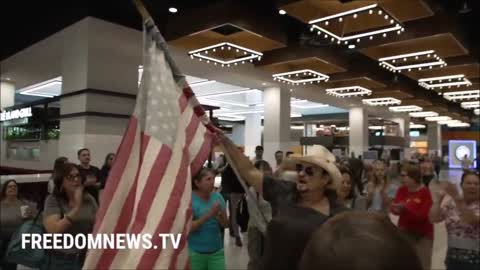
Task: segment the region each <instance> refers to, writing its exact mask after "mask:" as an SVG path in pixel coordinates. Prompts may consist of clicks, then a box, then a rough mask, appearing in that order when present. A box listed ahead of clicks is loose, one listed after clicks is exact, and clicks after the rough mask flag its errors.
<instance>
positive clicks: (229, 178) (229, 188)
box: [222, 164, 245, 193]
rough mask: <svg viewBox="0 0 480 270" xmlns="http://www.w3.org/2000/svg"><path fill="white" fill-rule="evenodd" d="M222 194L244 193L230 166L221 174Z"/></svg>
mask: <svg viewBox="0 0 480 270" xmlns="http://www.w3.org/2000/svg"><path fill="white" fill-rule="evenodd" d="M222 193H245V190H244V189H243V187H242V184H240V181H238V177H237V175H236V174H235V171H234V170H233V169H232V167H231V166H230V164H228V165H227V167H226V168H225V170H223V172H222Z"/></svg>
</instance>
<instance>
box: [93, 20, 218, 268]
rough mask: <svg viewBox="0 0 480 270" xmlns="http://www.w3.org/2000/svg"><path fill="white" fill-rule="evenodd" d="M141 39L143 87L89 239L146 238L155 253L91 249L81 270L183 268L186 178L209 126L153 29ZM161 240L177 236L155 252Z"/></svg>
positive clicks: (207, 140)
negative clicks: (175, 242)
mask: <svg viewBox="0 0 480 270" xmlns="http://www.w3.org/2000/svg"><path fill="white" fill-rule="evenodd" d="M146 29H148V28H146ZM144 33H145V35H144V40H145V41H144V42H145V46H144V47H145V49H144V71H143V75H142V83H141V85H140V89H139V93H138V95H137V103H136V106H135V111H134V113H133V115H132V117H131V119H130V122H129V124H128V127H127V130H126V132H125V135H124V137H123V140H122V143H121V145H120V147H119V149H118V152H117V158H116V161H115V164H114V165H113V168H112V170H111V172H110V175H109V177H108V180H107V185H106V187H105V191H104V192H103V197H102V200H101V203H100V209H99V211H98V213H97V217H96V224H95V228H94V235H95V234H118V233H122V234H123V233H128V234H150V235H152V236H153V238H152V244H153V245H154V246H155V245H156V246H158V247H159V248H158V249H154V248H150V249H143V248H141V247H140V248H139V249H98V250H89V252H88V254H87V258H86V261H85V265H84V269H189V262H188V247H187V235H188V231H189V228H190V223H191V219H192V211H191V194H192V190H191V180H190V179H191V176H192V175H191V174H192V173H196V172H197V171H198V170H199V169H200V168H201V167H202V165H203V164H204V162H205V160H206V159H207V157H208V155H209V153H210V150H211V146H212V141H213V140H212V139H213V133H212V131H213V129H212V127H213V126H212V124H211V123H210V122H209V120H208V117H207V116H206V114H205V111H204V110H203V108H202V107H201V106H200V104H199V103H198V101H197V100H196V98H195V96H194V95H193V92H192V90H191V89H190V88H189V87H188V85H187V83H186V81H185V79H184V77H181V78H180V79H179V80H176V79H175V76H174V75H173V73H172V69H171V68H170V65H169V63H168V61H167V60H166V57H165V53H168V52H164V51H163V50H162V49H161V48H160V46H159V45H158V44H157V43H156V41H155V40H158V39H155V36H154V35H156V34H159V33H158V30H157V29H156V27H153V28H152V27H150V29H149V30H144ZM161 233H172V234H182V238H181V241H180V245H179V248H178V249H173V247H172V246H170V245H167V248H166V249H162V248H160V247H162V241H161V238H159V237H155V236H157V235H159V234H161Z"/></svg>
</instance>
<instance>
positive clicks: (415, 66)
mask: <svg viewBox="0 0 480 270" xmlns="http://www.w3.org/2000/svg"><path fill="white" fill-rule="evenodd" d="M380 64H381V65H387V66H389V67H390V68H392V69H394V70H404V69H414V68H423V67H430V66H441V65H446V63H445V61H443V60H441V61H436V62H428V63H421V64H412V65H406V66H399V67H396V66H394V65H392V64H390V63H387V62H381V63H380Z"/></svg>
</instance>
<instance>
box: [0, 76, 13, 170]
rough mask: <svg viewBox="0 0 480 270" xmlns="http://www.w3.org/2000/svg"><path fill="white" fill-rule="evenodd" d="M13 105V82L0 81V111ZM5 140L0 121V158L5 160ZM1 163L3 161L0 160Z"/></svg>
mask: <svg viewBox="0 0 480 270" xmlns="http://www.w3.org/2000/svg"><path fill="white" fill-rule="evenodd" d="M13 105H15V84H14V83H13V82H11V81H6V80H5V81H4V80H2V81H1V82H0V111H3V110H4V109H5V108H7V107H11V106H13ZM7 147H8V146H7V142H6V141H5V140H4V139H3V123H0V160H1V161H6V160H7ZM0 163H3V162H0Z"/></svg>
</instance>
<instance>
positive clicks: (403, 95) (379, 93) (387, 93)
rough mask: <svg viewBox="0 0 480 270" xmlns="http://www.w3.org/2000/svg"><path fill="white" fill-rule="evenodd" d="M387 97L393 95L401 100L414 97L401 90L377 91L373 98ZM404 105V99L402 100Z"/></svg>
mask: <svg viewBox="0 0 480 270" xmlns="http://www.w3.org/2000/svg"><path fill="white" fill-rule="evenodd" d="M385 97H392V98H396V99H400V100H403V99H407V98H413V96H412V95H410V94H408V93H405V92H403V91H401V90H387V91H375V92H374V93H373V95H372V98H385ZM402 105H403V101H402Z"/></svg>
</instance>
